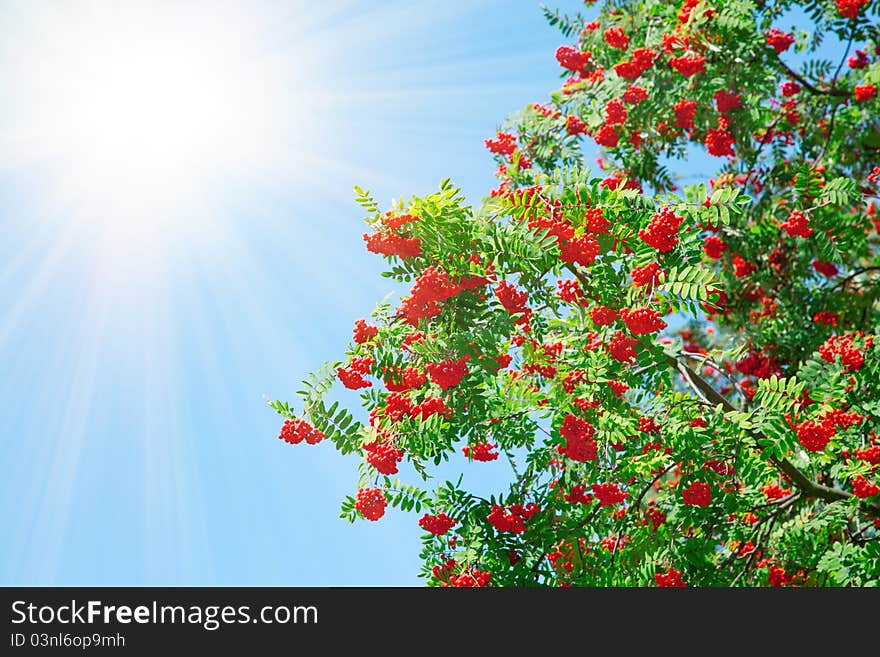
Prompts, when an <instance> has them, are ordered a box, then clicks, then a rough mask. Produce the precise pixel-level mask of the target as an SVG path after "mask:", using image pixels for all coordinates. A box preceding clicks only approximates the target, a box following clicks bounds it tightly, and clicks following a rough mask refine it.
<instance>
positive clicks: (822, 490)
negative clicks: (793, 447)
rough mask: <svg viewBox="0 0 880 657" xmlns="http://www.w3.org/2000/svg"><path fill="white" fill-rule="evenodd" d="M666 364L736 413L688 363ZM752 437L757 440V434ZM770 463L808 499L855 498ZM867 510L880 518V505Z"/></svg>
mask: <svg viewBox="0 0 880 657" xmlns="http://www.w3.org/2000/svg"><path fill="white" fill-rule="evenodd" d="M666 362H667V363H668V364H669V365H670V366H671V367H673V368H675V369H676V370H678V371H679V372H680V373H681V374H682V375H683V376H684V378H685V381H687V383H688V385H690V387H691V388H692V389H693V390H694V391H695V392H697V393H698V394H699V395H700V397H701V398H702V399H705V400H706V402H707V405H708V406H713V407H715V406H718V405H719V404H720V405H721V406H722V408H724V410H725V411H735V410H737V409H736V407H735V406H734V405H733V404H731V403H730V402H729V401H728V400H727V399H725V398H724V397H723V396H722V395H721V394H720V393H719V392H718V391H716V390H715V388H713V387H712V386H711V385H710V384H709V383H708V382H707V381H706V380H705V379H703V378H702V377H700V375H699V374H697V373H696V372H694V371H693V370H692V369H691V368H690V367H688V365H687V364H686V363H683V362H681V361H680V360H678V359H677V358H674V357H673V356H669V355H667V357H666ZM751 435H752V437H755V438H757V436H755V434H751ZM769 460H770V463H772V464H773V466H774V467H775V468H776V469H777V470H779V471H780V472H782V473H783V474H784V475H786V476H787V477H788V478H789V479H790V480H791V481H792V483H793V484H794V485H795V486H797V487H798V488H799V489H800V490H801V491H802V492H803V493H804V495H805V496H806V497H814V498H818V499H821V500H825V501H826V502H837V501H838V500H851V499H853V498H854V497H855V495H853V494H852V493H850V492H849V491H845V490H842V489H840V488H832V487H830V486H825V485H823V484H820V483H817V482H815V481H813V480H811V479H810V478H809V477H807V475H805V474H804V473H803V472H801V471H800V470H798V468H797V466H795V465H794V464H793V463H792V462H791V461H789V460H788V459H778V458H776V457H775V456H771V457H770V459H769ZM864 507H865V510H866V511H867V512H868V513H869V514H870V515H872V516H875V517H878V518H880V503H878V502H866V503H864Z"/></svg>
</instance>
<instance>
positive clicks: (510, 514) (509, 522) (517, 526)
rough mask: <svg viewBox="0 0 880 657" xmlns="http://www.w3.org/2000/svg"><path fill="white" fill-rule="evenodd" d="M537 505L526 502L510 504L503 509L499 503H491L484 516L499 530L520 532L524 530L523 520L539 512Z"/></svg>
mask: <svg viewBox="0 0 880 657" xmlns="http://www.w3.org/2000/svg"><path fill="white" fill-rule="evenodd" d="M540 511H541V510H540V509H539V508H538V505H537V504H535V503H534V502H532V503H530V504H526V505H525V506H523V505H522V504H512V505H510V507H508V508H507V509H505V508H504V507H503V506H501V505H500V504H493V505H492V510H491V511H490V512H489V515H488V516H486V520H487V521H488V522H489V524H490V525H492V526H493V527H494V528H495V529H497V530H498V531H499V532H508V533H511V534H522V533H523V532H525V531H526V526H525V521H526V520H528V519H529V518H531V517H532V516H534V515H536V514H538V513H540Z"/></svg>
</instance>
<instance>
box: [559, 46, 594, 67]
mask: <svg viewBox="0 0 880 657" xmlns="http://www.w3.org/2000/svg"><path fill="white" fill-rule="evenodd" d="M592 56H593V55H592V53H589V52H581V51H580V50H577V49H576V48H573V47H571V46H559V47H558V48H557V49H556V61H558V62H559V65H560V66H562V68H566V69H568V70H569V71H573V72H575V73H579V72H581V71H583V70H584V69H585V68H586V67H587V66H588V65H589V64H590V58H591V57H592Z"/></svg>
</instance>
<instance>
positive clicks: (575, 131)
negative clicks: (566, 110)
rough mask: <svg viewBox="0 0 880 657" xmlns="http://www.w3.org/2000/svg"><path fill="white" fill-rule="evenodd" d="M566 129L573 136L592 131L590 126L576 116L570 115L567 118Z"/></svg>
mask: <svg viewBox="0 0 880 657" xmlns="http://www.w3.org/2000/svg"><path fill="white" fill-rule="evenodd" d="M565 129H566V130H567V131H568V134H570V135H572V136H575V137H576V136H577V135H585V134H587V133H588V132H589V131H590V128H589V126H588V125H587V124H586V123H584V122H583V121H581V120H580V119H579V118H578V117H576V116H569V117H566V119H565Z"/></svg>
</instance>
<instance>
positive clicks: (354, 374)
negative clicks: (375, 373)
mask: <svg viewBox="0 0 880 657" xmlns="http://www.w3.org/2000/svg"><path fill="white" fill-rule="evenodd" d="M375 362H376V361H375V360H374V359H372V358H370V357H369V356H356V357H354V358H352V359H351V363H350V364H349V366H348V367H337V368H336V376H337V377H339V380H340V381H342V385H344V386H345V387H346V388H348V389H349V390H359V389H361V388H369V387H370V386H371V385H373V384H372V383H370V382H369V381H367V380H366V379H365V378H364V376H366V375H367V374H369V373H370V367H371V366H372V365H373V364H374V363H375Z"/></svg>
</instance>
